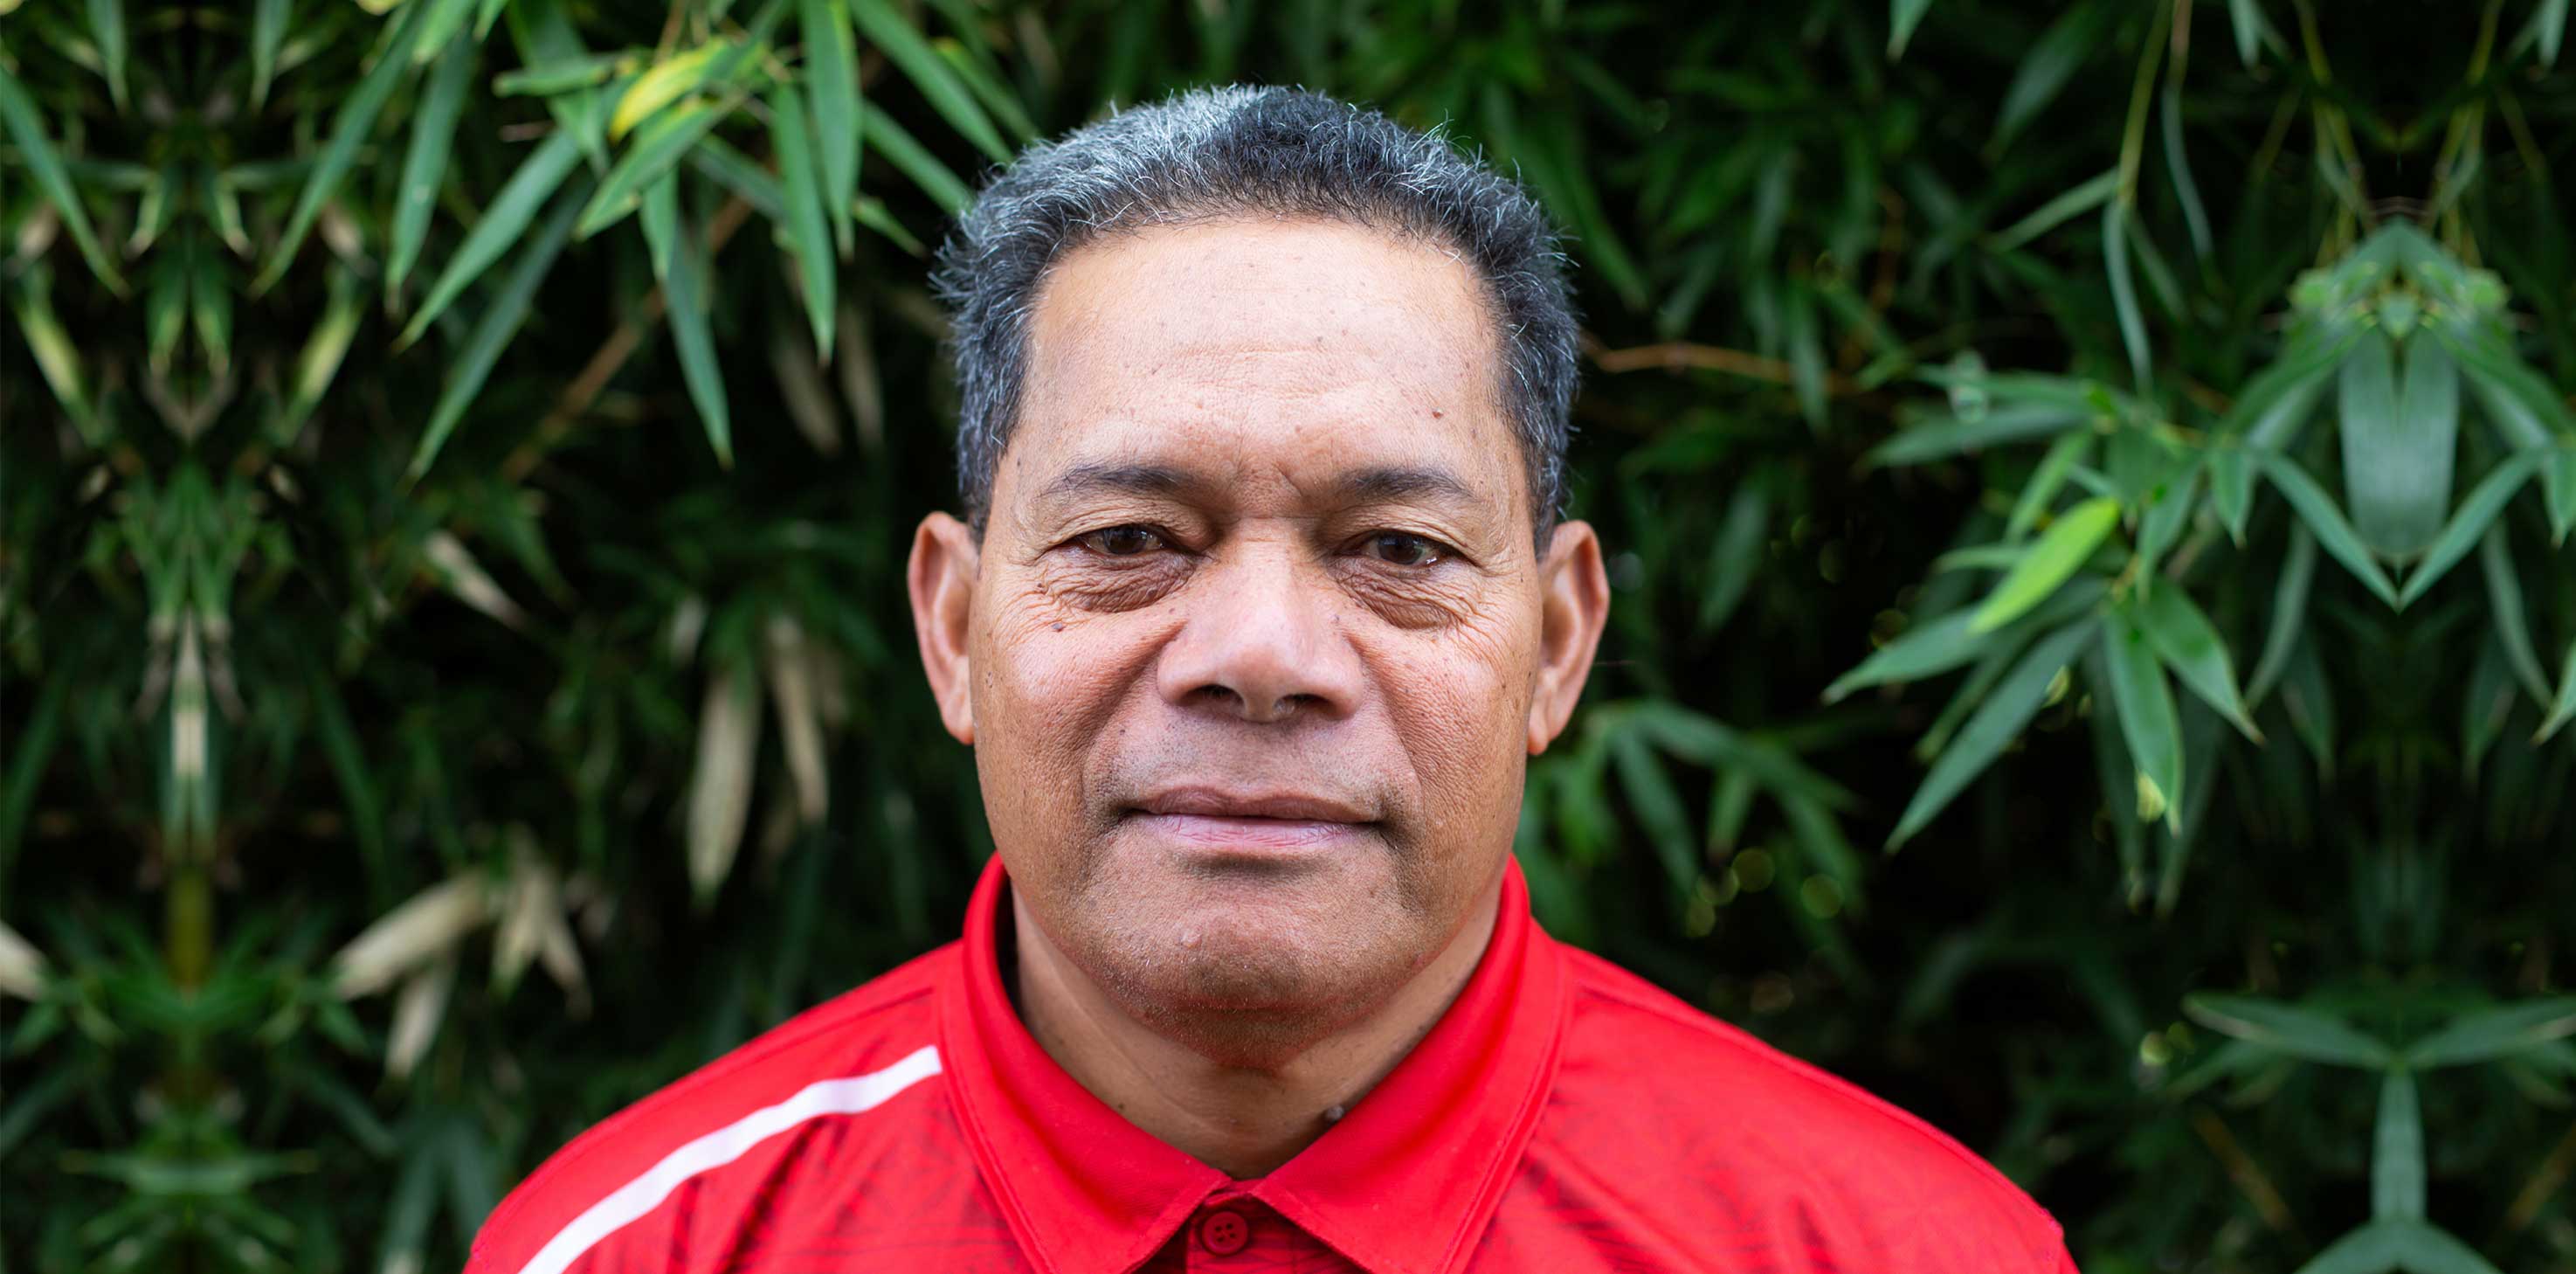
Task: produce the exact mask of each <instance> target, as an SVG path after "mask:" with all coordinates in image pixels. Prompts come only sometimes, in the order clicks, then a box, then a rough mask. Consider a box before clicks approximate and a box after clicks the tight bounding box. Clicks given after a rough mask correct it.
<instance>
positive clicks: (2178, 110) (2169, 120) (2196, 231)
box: [2157, 57, 2216, 261]
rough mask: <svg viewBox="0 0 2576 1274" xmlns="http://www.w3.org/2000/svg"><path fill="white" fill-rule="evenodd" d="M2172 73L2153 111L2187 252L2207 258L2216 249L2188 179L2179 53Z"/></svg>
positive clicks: (2196, 189) (2204, 210) (2205, 215)
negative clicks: (2186, 239) (2188, 239)
mask: <svg viewBox="0 0 2576 1274" xmlns="http://www.w3.org/2000/svg"><path fill="white" fill-rule="evenodd" d="M2174 75H2175V77H2176V78H2175V79H2173V80H2172V81H2169V82H2168V83H2166V85H2165V87H2164V92H2163V93H2162V94H2160V95H2159V96H2160V97H2161V98H2162V100H2161V101H2160V102H2158V103H2157V113H2158V115H2160V116H2161V117H2162V119H2161V122H2162V124H2163V129H2162V132H2163V135H2164V143H2165V170H2166V171H2167V172H2169V173H2171V174H2172V176H2173V192H2174V202H2176V203H2178V204H2181V205H2182V219H2183V226H2184V228H2185V229H2187V230H2189V231H2190V232H2191V255H2192V257H2193V259H2194V260H2198V261H2207V260H2208V259H2209V258H2210V254H2211V253H2212V252H2214V251H2215V250H2216V249H2215V248H2214V246H2213V245H2212V244H2211V242H2210V234H2209V210H2208V209H2207V208H2206V207H2204V206H2202V204H2201V202H2200V183H2199V182H2197V181H2194V180H2192V176H2191V156H2190V155H2189V154H2188V153H2187V152H2186V151H2185V149H2184V147H2183V139H2182V81H2181V79H2180V76H2181V75H2182V66H2181V62H2180V59H2179V57H2177V59H2176V62H2175V66H2174Z"/></svg>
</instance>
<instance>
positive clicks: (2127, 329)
mask: <svg viewBox="0 0 2576 1274" xmlns="http://www.w3.org/2000/svg"><path fill="white" fill-rule="evenodd" d="M2128 211H2129V209H2128V205H2126V204H2123V203H2121V202H2119V201H2118V200H2116V199H2115V200H2113V201H2111V202H2110V203H2108V204H2105V205H2103V207H2102V270H2103V273H2105V274H2107V275H2109V276H2110V278H2111V309H2112V312H2113V313H2115V314H2117V315H2118V316H2119V320H2120V344H2121V345H2122V346H2123V347H2124V348H2126V349H2127V350H2128V351H2129V374H2130V376H2131V378H2132V379H2133V382H2134V383H2135V384H2136V385H2137V387H2138V392H2139V393H2142V394H2143V393H2145V392H2147V391H2148V389H2149V388H2150V387H2151V385H2152V383H2153V377H2152V375H2151V374H2150V372H2149V370H2148V368H2149V356H2148V350H2147V319H2146V315H2145V314H2143V313H2141V312H2140V311H2139V309H2138V284H2137V280H2136V279H2135V278H2133V277H2131V275H2130V274H2129V232H2128V224H2127V220H2128Z"/></svg>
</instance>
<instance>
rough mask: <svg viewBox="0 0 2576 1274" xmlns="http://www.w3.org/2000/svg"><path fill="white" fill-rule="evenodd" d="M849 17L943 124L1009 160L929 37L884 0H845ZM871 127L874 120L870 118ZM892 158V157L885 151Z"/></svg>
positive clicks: (997, 157) (980, 110)
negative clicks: (915, 90)
mask: <svg viewBox="0 0 2576 1274" xmlns="http://www.w3.org/2000/svg"><path fill="white" fill-rule="evenodd" d="M850 16H851V17H853V18H855V19H857V21H858V24H859V33H860V34H862V35H864V36H866V37H867V38H868V42H869V43H871V44H874V45H876V46H877V48H878V49H879V50H881V51H883V52H884V54H885V55H886V57H887V59H888V60H890V61H892V62H893V63H894V64H895V65H896V66H898V67H901V68H902V69H903V74H904V78H905V79H908V80H911V81H912V83H913V86H914V87H915V88H918V89H920V90H921V95H922V96H923V97H924V98H926V99H928V100H929V102H930V106H931V109H933V110H936V111H938V112H939V114H940V117H941V118H943V119H946V120H947V121H948V126H949V127H951V128H954V129H956V130H957V132H958V133H959V135H961V136H963V137H964V138H965V139H966V140H968V141H970V142H973V143H974V144H975V146H976V147H977V148H978V149H980V150H982V151H983V152H984V153H985V154H987V155H990V156H992V157H993V162H995V163H997V164H1007V163H1009V162H1011V148H1010V147H1009V146H1007V145H1005V144H1004V143H1003V141H1002V135H1001V134H1000V133H999V132H996V131H994V128H993V121H992V120H990V119H987V118H985V115H984V108H983V107H981V106H978V105H976V104H975V97H974V95H973V94H972V93H969V92H968V91H967V90H966V86H965V84H963V83H961V82H960V81H959V80H958V78H957V72H956V71H955V70H954V69H953V68H951V67H950V66H949V65H948V64H947V63H946V62H943V61H941V60H940V58H939V54H938V53H937V52H936V51H935V50H933V49H932V48H931V47H930V41H928V40H925V39H923V38H922V35H921V32H919V31H916V30H914V29H913V27H912V24H911V23H909V22H906V21H904V20H903V18H902V17H901V16H900V15H898V14H897V13H896V12H895V11H894V8H893V6H891V5H889V4H887V3H886V0H850ZM869 124H870V125H871V127H873V125H874V124H875V121H874V120H870V121H869ZM888 158H892V156H888Z"/></svg>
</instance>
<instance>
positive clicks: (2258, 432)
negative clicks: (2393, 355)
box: [2218, 323, 2362, 451]
mask: <svg viewBox="0 0 2576 1274" xmlns="http://www.w3.org/2000/svg"><path fill="white" fill-rule="evenodd" d="M2361 337H2362V330H2361V329H2360V328H2359V327H2357V326H2355V325H2353V324H2351V323H2308V324H2304V325H2302V326H2300V327H2299V328H2297V329H2295V330H2294V331H2293V332H2292V333H2291V335H2290V340H2289V343H2288V344H2287V345H2285V346H2283V347H2282V350H2281V355H2280V357H2279V358H2276V359H2274V360H2273V361H2272V362H2271V363H2270V364H2268V365H2266V366H2265V367H2264V368H2263V370H2262V371H2260V372H2257V373H2255V374H2254V378H2253V379H2252V380H2249V381H2247V382H2245V389H2244V392H2242V393H2239V394H2238V395H2237V396H2236V401H2235V402H2234V403H2232V404H2230V405H2229V406H2228V408H2227V414H2226V415H2225V416H2223V417H2221V418H2220V420H2219V422H2218V433H2219V435H2220V436H2221V437H2223V438H2230V439H2235V440H2238V441H2241V442H2242V443H2243V444H2244V445H2245V446H2246V447H2249V448H2252V449H2255V450H2260V451H2282V450H2287V449H2288V448H2289V446H2290V444H2291V443H2293V442H2295V441H2297V439H2298V431H2299V426H2301V425H2304V424H2306V423H2307V420H2308V416H2309V414H2310V412H2311V411H2312V410H2313V409H2314V408H2315V407H2316V402H2317V399H2318V398H2319V397H2320V396H2322V395H2323V394H2324V392H2325V387H2326V378H2327V377H2329V376H2332V375H2333V374H2334V372H2335V369H2336V368H2337V367H2339V366H2341V365H2342V363H2343V358H2344V354H2345V352H2346V351H2348V350H2350V349H2351V348H2352V346H2353V343H2354V342H2355V341H2358V340H2360V339H2361Z"/></svg>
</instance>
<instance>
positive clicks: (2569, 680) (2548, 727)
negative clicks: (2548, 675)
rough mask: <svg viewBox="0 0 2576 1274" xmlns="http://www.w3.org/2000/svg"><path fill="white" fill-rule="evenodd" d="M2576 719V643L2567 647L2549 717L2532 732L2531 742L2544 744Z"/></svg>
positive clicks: (2571, 643)
mask: <svg viewBox="0 0 2576 1274" xmlns="http://www.w3.org/2000/svg"><path fill="white" fill-rule="evenodd" d="M2570 719H2576V642H2570V643H2568V645H2567V662H2566V663H2565V664H2563V665H2561V666H2560V667H2559V670H2558V698H2557V700H2556V701H2555V702H2553V703H2551V704H2550V705H2549V715H2548V716H2547V717H2545V718H2543V719H2542V720H2541V722H2540V728H2539V729H2537V730H2534V731H2532V733H2531V741H2532V742H2534V743H2545V742H2547V741H2548V740H2549V736H2551V735H2553V734H2556V733H2558V729H2559V727H2561V726H2564V725H2566V724H2567V722H2568V721H2569V720H2570Z"/></svg>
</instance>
